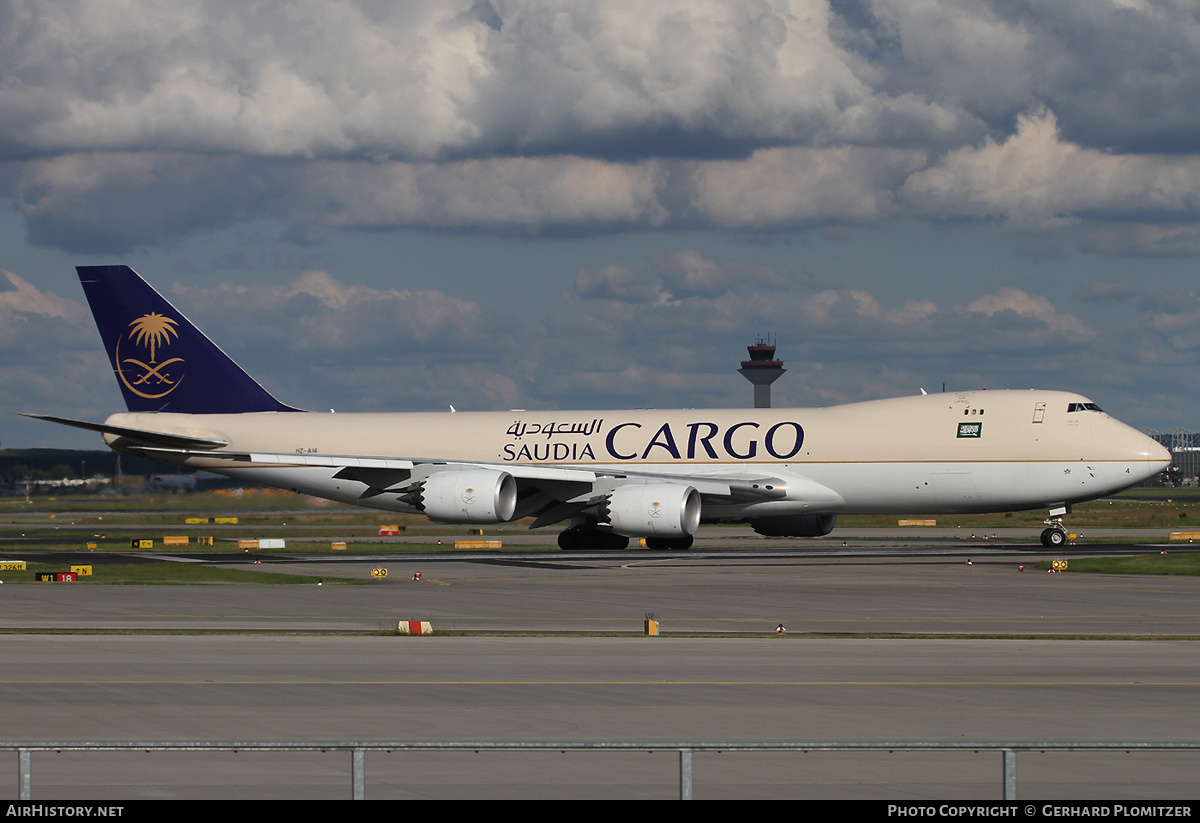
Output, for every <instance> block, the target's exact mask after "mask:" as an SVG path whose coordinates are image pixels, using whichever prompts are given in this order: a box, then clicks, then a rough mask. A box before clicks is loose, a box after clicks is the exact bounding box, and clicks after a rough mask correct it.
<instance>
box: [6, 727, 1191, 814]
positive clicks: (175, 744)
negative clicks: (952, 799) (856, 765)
mask: <svg viewBox="0 0 1200 823" xmlns="http://www.w3.org/2000/svg"><path fill="white" fill-rule="evenodd" d="M0 751H10V752H16V753H17V792H18V795H19V798H20V799H21V800H32V799H33V753H34V752H67V751H86V752H114V751H143V752H152V751H163V752H249V751H256V752H261V751H310V752H312V751H316V752H345V753H347V754H349V755H350V783H351V787H350V789H351V797H352V798H353V799H355V800H365V799H366V795H367V766H366V754H367V752H369V751H374V752H415V751H422V752H485V751H491V752H546V751H555V752H597V751H603V752H613V751H626V752H678V753H679V799H680V800H691V799H692V758H693V755H694V754H695V753H696V752H714V753H730V752H929V751H970V752H995V753H997V754H999V755H1000V758H999V760H1000V770H1001V772H1000V775H1001V776H1000V779H1001V783H1002V785H1003V787H1004V799H1005V800H1016V799H1017V754H1018V753H1019V752H1100V751H1114V752H1127V753H1130V752H1144V751H1200V742H1185V743H1147V742H1142V743H1107V742H1105V743H1060V742H1020V743H997V742H989V743H962V742H944V743H943V742H882V743H816V742H814V743H796V742H781V743H667V742H664V743H578V742H573V743H555V742H539V743H501V742H482V741H462V742H391V741H371V742H363V741H325V742H281V741H202V740H196V741H171V742H167V741H127V742H124V741H123V742H101V741H69V742H57V743H55V742H36V743H33V742H30V743H23V742H4V743H0Z"/></svg>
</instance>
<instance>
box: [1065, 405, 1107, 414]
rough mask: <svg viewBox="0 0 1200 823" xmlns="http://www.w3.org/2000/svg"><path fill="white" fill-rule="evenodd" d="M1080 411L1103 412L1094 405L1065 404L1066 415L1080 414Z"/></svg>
mask: <svg viewBox="0 0 1200 823" xmlns="http://www.w3.org/2000/svg"><path fill="white" fill-rule="evenodd" d="M1081 411H1094V412H1103V411H1104V409H1102V408H1100V407H1099V406H1097V405H1096V404H1095V403H1068V404H1067V414H1070V413H1071V412H1081Z"/></svg>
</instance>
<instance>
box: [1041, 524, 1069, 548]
mask: <svg viewBox="0 0 1200 823" xmlns="http://www.w3.org/2000/svg"><path fill="white" fill-rule="evenodd" d="M1066 543H1067V533H1066V532H1065V531H1063V530H1062V529H1053V528H1051V529H1046V530H1044V531H1043V532H1042V545H1043V546H1045V547H1046V548H1047V549H1057V548H1059V547H1061V546H1065V545H1066Z"/></svg>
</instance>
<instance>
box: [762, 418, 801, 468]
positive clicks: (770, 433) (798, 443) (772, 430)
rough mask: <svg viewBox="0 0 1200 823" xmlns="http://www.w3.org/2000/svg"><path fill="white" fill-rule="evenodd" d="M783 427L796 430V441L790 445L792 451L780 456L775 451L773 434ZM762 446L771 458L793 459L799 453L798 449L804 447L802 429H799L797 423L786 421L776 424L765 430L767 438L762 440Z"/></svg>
mask: <svg viewBox="0 0 1200 823" xmlns="http://www.w3.org/2000/svg"><path fill="white" fill-rule="evenodd" d="M783 426H791V427H792V428H794V429H795V430H796V441H795V442H794V443H793V444H792V450H791V451H790V452H788V453H787V454H782V453H780V452H777V451H776V450H775V432H777V431H779V429H780V428H782V427H783ZM763 445H764V446H766V447H767V452H768V453H769V454H770V455H771V456H772V457H777V458H779V459H780V460H787V459H788V458H789V457H795V456H796V452H798V451H800V447H801V446H803V445H804V429H802V428H800V424H799V423H793V422H791V421H786V422H783V423H776V424H775V425H774V426H772V427H771V428H769V429H767V436H766V437H765V438H763Z"/></svg>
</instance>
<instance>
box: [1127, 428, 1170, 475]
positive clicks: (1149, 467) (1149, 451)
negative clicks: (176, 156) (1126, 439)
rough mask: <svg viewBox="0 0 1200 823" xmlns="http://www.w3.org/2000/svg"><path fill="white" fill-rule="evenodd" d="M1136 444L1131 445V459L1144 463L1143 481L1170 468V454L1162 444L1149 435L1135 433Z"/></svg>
mask: <svg viewBox="0 0 1200 823" xmlns="http://www.w3.org/2000/svg"><path fill="white" fill-rule="evenodd" d="M1137 435H1138V438H1139V440H1138V442H1136V443H1131V444H1130V445H1131V446H1133V448H1132V449H1131V451H1132V452H1133V453H1132V455H1131V457H1133V459H1135V460H1138V461H1141V462H1144V463H1145V466H1146V471H1145V476H1144V478H1143V479H1146V480H1148V479H1150V478H1151V477H1154V476H1155V475H1156V474H1158V473H1160V472H1164V471H1166V470H1167V469H1169V468H1171V452H1170V451H1169V450H1168V449H1167V447H1166V446H1164V445H1163V444H1162V443H1159V442H1158V441H1157V440H1155V439H1154V438H1153V437H1150V436H1149V435H1146V434H1142V433H1141V432H1137Z"/></svg>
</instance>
